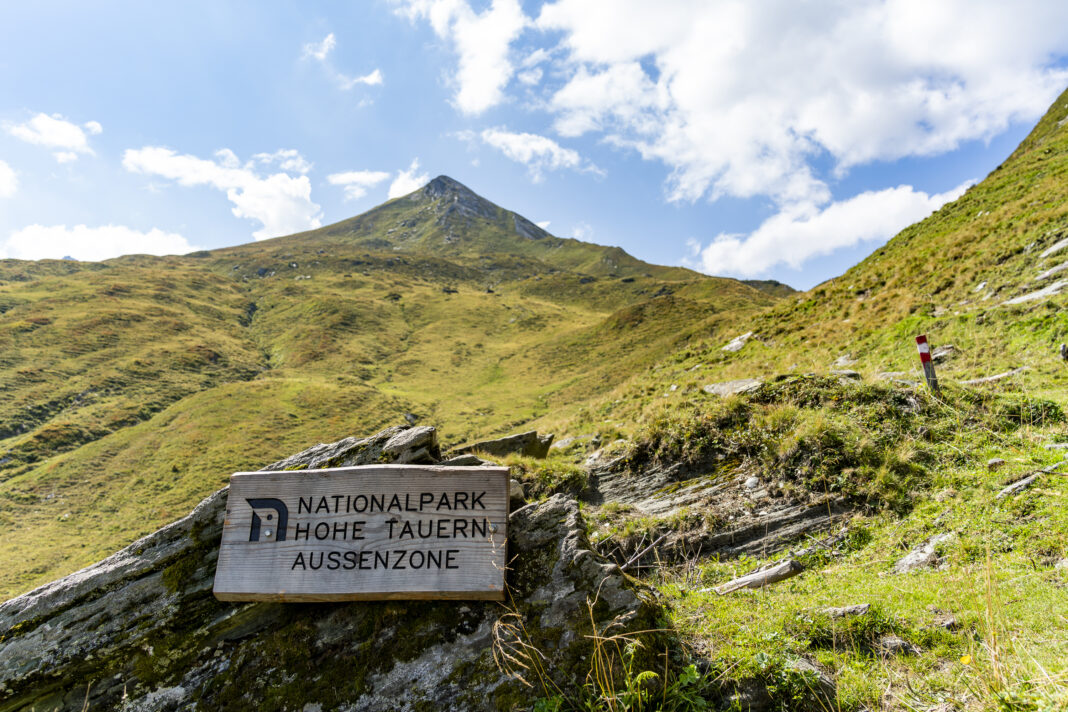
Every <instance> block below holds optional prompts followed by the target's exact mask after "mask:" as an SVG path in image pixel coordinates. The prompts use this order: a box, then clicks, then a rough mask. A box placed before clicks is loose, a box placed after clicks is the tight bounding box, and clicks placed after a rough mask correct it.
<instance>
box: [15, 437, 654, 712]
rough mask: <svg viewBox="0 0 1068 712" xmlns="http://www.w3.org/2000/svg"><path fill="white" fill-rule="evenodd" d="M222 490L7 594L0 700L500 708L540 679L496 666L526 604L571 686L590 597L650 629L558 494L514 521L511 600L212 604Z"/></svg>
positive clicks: (532, 637) (638, 599)
mask: <svg viewBox="0 0 1068 712" xmlns="http://www.w3.org/2000/svg"><path fill="white" fill-rule="evenodd" d="M408 430H411V431H412V432H408ZM435 441H436V439H435V438H434V436H433V435H432V434H431V433H429V432H427V430H426V429H425V428H418V429H417V428H412V429H406V428H402V427H400V428H391V429H389V430H387V431H383V432H382V433H379V434H378V435H376V436H373V437H371V438H365V439H355V438H348V439H346V440H343V441H339V442H338V443H333V444H331V445H319V446H316V447H314V448H311V449H309V450H307V451H305V452H303V453H300V454H298V455H295V456H292V457H289V458H286V459H285V460H282V461H280V462H278V463H273V464H272V465H270V466H268V467H267V468H266V469H285V468H301V467H313V466H322V465H324V464H327V461H329V462H330V464H335V463H337V464H341V463H344V464H346V465H356V464H370V463H371V462H383V461H409V462H410V461H412V459H422V458H423V457H425V456H426V455H424V454H423V453H422V452H420V451H421V450H422V451H424V452H427V451H431V450H432V449H433V445H430V443H432V442H435ZM387 445H388V446H389V447H387ZM428 445H430V446H429V447H428ZM417 454H418V456H417ZM409 458H411V459H409ZM226 496H227V494H226V490H225V489H224V490H220V491H219V492H216V493H215V494H213V495H211V496H210V497H208V498H207V499H205V500H204V501H203V502H202V503H201V504H200V505H198V506H197V508H196V509H195V510H194V511H193V512H192V513H191V514H190V515H189V516H187V517H185V518H184V519H182V520H180V521H178V522H175V523H173V524H171V525H169V526H167V527H164V528H163V529H161V530H159V531H157V532H155V533H154V534H151V535H149V536H147V537H145V538H143V539H141V540H139V541H137V542H135V543H133V544H131V545H130V546H128V547H126V548H125V549H123V550H122V551H119V552H118V553H116V554H114V555H112V556H111V557H109V558H107V559H105V560H104V561H101V562H99V563H97V564H95V565H93V566H90V567H88V568H86V569H83V570H82V571H79V572H76V573H74V574H71V575H70V576H67V577H65V578H63V579H60V580H58V581H55V582H53V583H51V584H48V585H46V586H42V587H41V588H38V589H36V590H34V591H31V592H29V593H27V594H25V595H23V596H20V597H18V598H15V599H12V600H10V601H7V602H6V603H4V604H3V605H0V711H2V712H7V711H8V710H30V709H35V710H39V711H40V710H82V709H83V707H84V705H85V704H86V703H87V702H88V705H89V708H90V709H94V710H96V709H121V710H129V711H132V710H139V711H140V710H143V711H146V712H147V711H160V712H162V711H164V710H166V711H170V710H191V709H201V710H203V709H212V710H247V709H274V710H302V709H304V708H305V707H306V706H308V705H311V708H314V709H322V710H353V711H355V710H366V711H371V710H414V709H441V710H471V709H473V710H478V709H501V708H505V709H507V708H509V707H511V706H513V705H514V704H519V705H525V704H529V701H530V698H531V697H532V696H536V695H537V694H539V692H540V691H539V690H537V689H532V688H529V687H526V686H524V685H523V684H521V683H520V682H519V681H517V680H515V679H513V678H510V677H509V676H508V675H506V674H505V673H503V672H501V671H500V670H499V669H498V667H497V665H496V664H495V662H494V657H493V643H494V634H495V631H497V630H499V622H500V621H501V620H503V619H506V618H508V619H509V620H516V616H518V620H520V621H521V622H522V624H523V626H522V627H523V628H524V629H525V631H526V634H527V635H528V637H529V640H528V641H527V642H529V643H530V644H532V645H535V646H537V647H538V648H539V649H540V650H541V651H542V652H543V653H544V654H545V655H546V656H547V657H546V669H547V670H549V671H551V673H550V674H551V675H552V676H553V677H554V678H556V679H555V682H556V684H558V685H561V686H562V687H563V688H567V687H568V686H571V685H574V684H575V681H576V680H577V681H581V680H582V679H583V678H584V676H585V675H584V672H583V671H582V666H583V665H588V663H587V662H586V661H585V660H584V656H585V655H586V654H588V652H589V639H588V638H586V637H585V635H586V634H588V633H589V632H590V631H589V628H590V611H589V608H588V606H587V601H594V602H596V605H595V606H594V611H595V614H596V616H595V617H596V618H597V620H598V621H601V622H604V623H605V624H607V622H608V621H610V620H618V621H619V622H620V624H621V626H622V628H620V629H621V630H628V629H630V630H640V629H648V628H650V627H653V625H652V620H653V618H654V616H655V608H654V606H653V605H652V604H651V603H650V602H649V601H648V599H647V598H645V596H644V595H643V594H642V593H641V592H640V591H639V590H637V589H636V588H634V587H633V586H632V585H631V583H630V582H629V580H627V579H626V578H625V577H624V576H623V575H622V574H621V573H620V572H619V570H618V568H616V567H615V566H612V565H610V564H607V563H605V562H604V561H603V560H601V559H600V558H598V557H597V556H595V555H594V554H593V553H592V552H591V550H590V547H589V544H588V542H587V540H586V535H585V531H584V528H583V525H582V520H581V517H580V515H579V510H578V505H577V503H576V502H575V501H574V500H572V499H569V498H567V497H564V496H562V495H557V496H556V497H553V498H551V499H549V500H546V501H544V502H541V503H538V504H531V505H528V506H526V507H523V508H522V509H519V510H517V511H515V512H513V513H512V515H511V517H510V520H509V534H510V536H509V556H510V557H511V565H510V569H509V571H508V573H507V580H508V588H509V593H510V595H511V597H512V601H511V602H510V604H509V606H508V607H505V606H502V605H501V604H497V603H478V602H446V601H441V602H396V601H394V602H382V603H362V602H361V603H350V604H268V603H254V604H240V603H239V604H232V603H222V602H220V601H217V600H215V598H214V597H213V596H212V594H211V586H212V581H213V578H214V572H215V562H216V558H217V555H218V543H219V538H220V535H221V531H222V521H223V517H224V514H225V509H226V506H225V505H226ZM620 629H614V630H620Z"/></svg>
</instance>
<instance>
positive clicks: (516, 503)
mask: <svg viewBox="0 0 1068 712" xmlns="http://www.w3.org/2000/svg"><path fill="white" fill-rule="evenodd" d="M508 502H509V504H510V505H511V508H512V509H518V508H519V507H522V506H523V505H524V504H526V502H527V492H526V489H525V488H524V487H523V483H522V482H520V481H519V480H516V479H511V480H509V481H508Z"/></svg>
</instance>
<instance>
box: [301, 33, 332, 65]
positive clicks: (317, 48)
mask: <svg viewBox="0 0 1068 712" xmlns="http://www.w3.org/2000/svg"><path fill="white" fill-rule="evenodd" d="M336 45H337V38H336V37H334V33H333V32H331V33H330V34H328V35H327V36H326V37H324V38H323V39H322V41H321V42H309V43H308V44H306V45H304V57H305V59H309V58H310V59H317V60H319V61H320V62H322V61H325V60H326V56H327V55H328V54H330V52H331V50H333V49H334V47H335V46H336Z"/></svg>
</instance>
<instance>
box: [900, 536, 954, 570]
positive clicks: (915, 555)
mask: <svg viewBox="0 0 1068 712" xmlns="http://www.w3.org/2000/svg"><path fill="white" fill-rule="evenodd" d="M952 538H953V534H950V533H947V534H938V535H936V536H933V537H931V538H930V539H928V540H927V542H926V543H924V544H921V545H920V546H918V547H916V548H915V549H913V550H912V551H910V552H909V553H908V554H906V555H905V556H903V557H901V558H900V559H898V561H897V563H895V564H894V573H898V574H904V573H908V572H910V571H915V570H916V569H922V568H934V567H935V566H938V565H939V564H940V563H942V559H941V557H939V556H938V552H937V551H935V548H936V547H937V546H938V545H939V544H941V543H943V542H946V541H949V540H950V539H952Z"/></svg>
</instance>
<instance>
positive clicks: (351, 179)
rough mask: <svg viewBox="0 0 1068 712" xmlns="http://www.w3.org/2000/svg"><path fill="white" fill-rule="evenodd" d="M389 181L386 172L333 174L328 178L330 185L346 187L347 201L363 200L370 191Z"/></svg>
mask: <svg viewBox="0 0 1068 712" xmlns="http://www.w3.org/2000/svg"><path fill="white" fill-rule="evenodd" d="M388 179H389V173H386V172H385V171H345V172H344V173H332V174H330V175H328V176H327V177H326V180H327V181H328V182H329V183H330V185H341V186H344V187H345V199H346V200H357V199H358V198H362V197H363V196H365V195H367V191H368V190H370V189H371V188H374V187H375V186H376V185H378V184H379V183H381V182H382V181H384V180H388ZM391 197H392V196H391Z"/></svg>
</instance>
